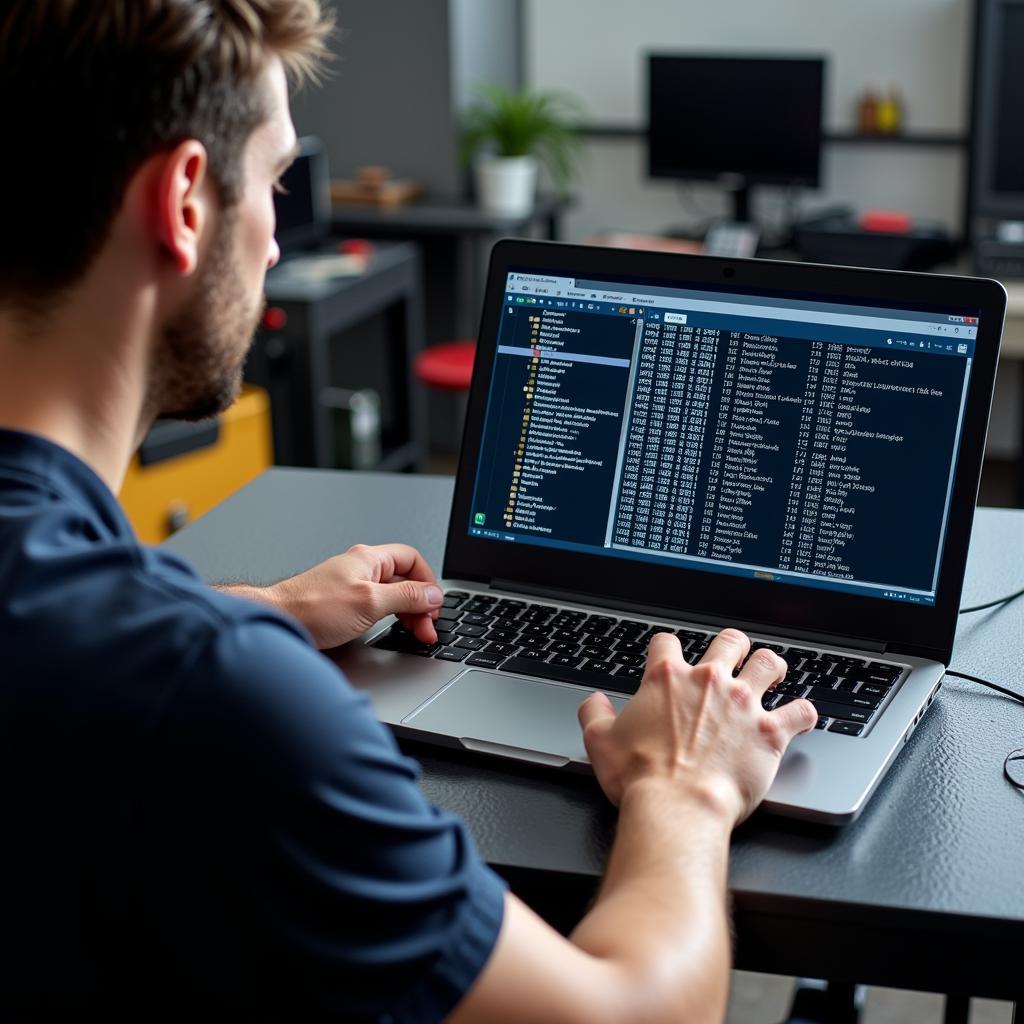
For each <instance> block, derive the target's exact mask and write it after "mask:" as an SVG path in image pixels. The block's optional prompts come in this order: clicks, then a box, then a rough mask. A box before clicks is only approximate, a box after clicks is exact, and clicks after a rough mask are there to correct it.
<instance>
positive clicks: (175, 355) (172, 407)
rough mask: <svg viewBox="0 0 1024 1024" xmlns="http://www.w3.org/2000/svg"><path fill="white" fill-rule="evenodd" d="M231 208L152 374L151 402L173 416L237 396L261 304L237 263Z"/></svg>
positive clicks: (211, 411)
mask: <svg viewBox="0 0 1024 1024" xmlns="http://www.w3.org/2000/svg"><path fill="white" fill-rule="evenodd" d="M236 223H237V217H236V216H234V215H233V212H232V211H231V210H230V209H229V210H226V211H225V212H224V217H223V219H222V220H221V222H220V224H219V225H218V229H217V234H216V236H215V237H214V239H213V240H212V242H211V244H210V250H209V252H208V253H207V256H206V260H205V265H204V266H203V267H202V268H201V269H200V271H199V274H198V276H197V279H196V284H195V292H194V295H193V296H192V298H191V299H190V300H189V301H188V302H186V303H185V305H184V307H183V308H182V309H181V310H180V311H179V312H178V313H177V314H175V316H174V317H173V318H172V319H171V320H170V321H169V322H168V323H167V324H166V325H165V326H164V329H163V332H162V337H161V341H160V344H159V346H158V349H157V352H156V354H155V357H154V360H153V368H152V372H151V375H150V389H149V390H150V403H149V404H150V408H152V409H154V410H155V411H156V415H157V416H165V417H168V418H170V419H176V420H188V421H190V422H195V421H197V420H205V419H209V418H210V417H212V416H216V415H217V414H218V413H222V412H223V411H224V410H225V409H227V408H228V407H229V406H231V405H232V404H233V403H234V401H235V399H236V398H237V397H238V393H239V390H240V389H241V386H242V370H243V368H244V366H245V357H246V354H247V353H248V351H249V346H250V345H251V344H252V338H253V334H254V332H255V330H256V326H257V324H258V323H259V320H260V314H261V312H262V309H263V299H262V297H252V296H250V295H247V294H246V289H245V285H244V282H243V281H242V278H241V277H240V275H239V274H238V272H237V270H236V269H235V261H234V259H233V253H234V248H235V234H236V232H235V225H236Z"/></svg>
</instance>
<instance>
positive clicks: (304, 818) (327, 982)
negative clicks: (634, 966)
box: [0, 430, 503, 1021]
mask: <svg viewBox="0 0 1024 1024" xmlns="http://www.w3.org/2000/svg"><path fill="white" fill-rule="evenodd" d="M417 774H418V768H417V766H416V764H415V763H414V762H412V761H410V760H408V759H406V758H405V757H403V756H402V755H401V753H400V752H399V750H398V748H397V746H396V744H395V742H394V739H393V737H392V736H391V734H390V733H389V732H388V731H387V730H386V729H385V728H384V727H383V726H382V725H381V724H380V723H379V722H378V721H377V720H376V719H375V718H374V716H373V714H372V712H371V710H370V707H369V705H368V702H367V699H366V697H365V696H364V695H361V694H359V693H357V692H356V691H355V690H353V689H352V687H351V686H349V684H348V683H347V682H346V681H345V680H344V678H343V677H342V676H341V674H340V673H339V672H338V670H337V669H336V668H335V667H334V666H333V665H332V664H331V663H330V662H329V661H328V660H327V659H326V658H324V657H322V656H321V655H320V654H318V653H317V652H316V651H315V650H313V648H312V647H311V645H310V643H309V638H308V636H307V635H306V634H305V633H304V632H303V630H302V628H301V627H300V626H298V625H297V624H296V623H294V622H292V621H291V620H289V619H288V618H287V617H284V616H281V615H277V614H275V613H274V612H273V611H272V610H270V609H268V608H263V607H261V606H260V605H258V604H256V603H254V602H249V601H245V600H241V599H238V598H234V597H231V596H230V595H228V594H223V593H219V592H217V591H215V590H213V589H211V588H209V587H207V586H205V585H204V584H203V582H202V581H201V580H200V579H199V578H198V576H197V575H196V574H195V572H194V571H193V570H192V569H190V568H189V566H188V565H187V564H185V563H184V562H183V561H181V560H180V559H179V558H177V557H175V556H173V555H171V554H169V553H167V552H164V551H161V550H159V549H153V548H147V547H144V546H142V545H140V544H139V543H138V542H137V540H136V539H135V537H134V534H133V532H132V529H131V527H130V525H129V524H128V522H127V520H126V519H125V517H124V514H123V512H122V511H121V509H120V507H119V506H118V504H117V502H116V501H115V499H114V498H113V496H112V495H111V494H110V492H109V490H108V489H107V488H106V486H105V485H104V484H103V482H102V481H101V480H100V479H99V478H98V477H97V476H96V475H95V473H93V472H92V470H90V469H89V468H88V467H87V466H86V465H85V464H84V463H82V462H81V461H80V460H79V459H77V458H75V457H74V456H73V455H71V454H69V453H68V452H67V451H65V450H64V449H62V448H60V447H58V446H57V445H54V444H51V443H50V442H48V441H45V440H43V439H41V438H38V437H35V436H33V435H29V434H24V433H18V432H15V431H9V430H0V806H2V813H3V818H2V824H0V850H2V853H0V864H2V871H0V934H2V935H3V961H2V963H3V969H2V972H0V973H2V981H0V1008H3V1009H5V1010H6V1011H7V1012H5V1013H4V1014H3V1016H4V1017H5V1019H7V1018H9V1017H10V1016H11V1011H16V1010H20V1011H22V1012H23V1013H25V1016H28V1017H31V1016H32V1015H33V1011H34V1012H35V1013H36V1014H40V1015H41V1014H46V1013H49V1012H53V1011H55V1010H62V1009H67V1010H72V1009H74V1010H78V1011H82V1010H85V1009H87V1008H88V1009H93V1010H97V1011H100V1012H103V1013H104V1014H105V1015H106V1016H107V1017H108V1018H109V1017H117V1016H131V1017H134V1018H135V1019H139V1020H147V1019H153V1018H154V1017H158V1016H162V1015H167V1016H175V1015H176V1016H179V1017H180V1015H181V1013H183V1012H186V1013H188V1014H189V1015H190V1016H191V1015H193V1014H195V1013H196V1012H200V1011H207V1010H210V1011H212V1010H220V1011H222V1012H235V1013H237V1014H239V1015H241V1014H242V1013H245V1014H247V1015H250V1016H251V1015H254V1014H255V1015H257V1016H261V1017H262V1016H284V1017H286V1018H290V1019H302V1020H320V1019H340V1020H356V1021H361V1020H378V1021H406V1020H409V1021H421V1020H437V1019H440V1018H442V1017H443V1016H445V1015H446V1014H447V1013H448V1012H449V1011H450V1010H451V1009H452V1008H453V1007H454V1006H455V1004H456V1003H457V1002H458V1001H459V999H460V997H461V996H462V995H463V994H464V993H465V992H466V990H467V989H468V988H469V987H470V985H471V984H472V983H473V981H474V980H475V979H476V977H477V976H478V975H479V973H480V971H481V969H482V967H483V965H484V964H485V963H486V961H487V958H488V957H489V955H490V953H491V951H492V949H493V947H494V943H495V941H496V938H497V935H498V931H499V928H500V926H501V920H502V900H503V885H502V883H501V881H500V880H499V879H498V878H497V876H495V875H494V874H493V873H492V872H491V871H490V870H489V869H488V868H487V867H486V866H485V865H484V864H483V863H482V862H481V860H480V858H479V856H478V855H477V853H476V852H475V849H474V847H473V844H472V842H471V840H470V838H469V836H468V834H467V833H466V830H465V828H464V827H463V825H462V824H461V823H460V822H459V821H458V820H457V819H455V818H453V817H452V816H450V815H448V814H446V813H444V812H442V811H439V810H437V809H436V808H432V807H430V806H429V805H428V804H427V802H426V801H425V800H424V798H423V796H422V794H421V792H420V791H419V789H418V788H417V784H416V782H417ZM26 1011H27V1012H26ZM18 1019H20V1018H18Z"/></svg>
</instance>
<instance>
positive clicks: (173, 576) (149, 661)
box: [0, 487, 313, 700]
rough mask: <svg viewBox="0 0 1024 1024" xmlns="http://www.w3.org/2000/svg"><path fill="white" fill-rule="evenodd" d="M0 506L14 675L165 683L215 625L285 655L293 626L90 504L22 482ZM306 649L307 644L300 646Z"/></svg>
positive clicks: (1, 579) (197, 659) (203, 646)
mask: <svg viewBox="0 0 1024 1024" xmlns="http://www.w3.org/2000/svg"><path fill="white" fill-rule="evenodd" d="M5 497H6V498H7V499H8V500H5V501H4V502H3V504H2V507H0V513H2V514H0V644H2V646H3V649H4V652H5V661H6V664H7V666H8V667H9V668H10V669H11V672H12V676H13V677H14V678H17V677H19V676H20V677H23V678H24V680H25V682H26V684H28V683H31V684H32V686H34V687H40V686H41V687H43V688H45V689H50V688H51V687H60V686H61V685H62V684H64V683H66V682H67V681H73V682H74V684H75V685H76V686H82V685H83V684H85V685H89V684H90V683H93V682H95V681H96V680H97V679H99V678H100V677H103V678H104V679H105V680H106V681H107V683H108V692H109V687H111V686H113V684H114V683H115V682H116V681H118V680H123V679H125V678H126V677H129V678H132V679H135V680H137V679H139V678H143V677H144V678H147V679H148V680H149V681H150V683H151V685H152V688H153V689H154V690H159V689H163V688H162V687H160V686H159V685H158V683H159V682H160V681H161V680H163V681H165V682H166V684H167V686H166V689H164V692H163V694H162V696H161V700H165V699H166V698H167V696H168V693H167V690H170V689H174V688H175V686H176V685H178V684H179V683H181V681H182V680H184V679H185V678H186V677H187V675H188V672H189V670H190V669H193V668H196V667H198V666H199V665H201V663H202V661H203V658H204V657H205V654H204V652H207V651H208V649H209V648H210V645H211V644H212V643H213V642H214V641H215V639H216V637H217V636H218V635H219V634H221V633H225V632H226V633H231V632H233V631H237V630H245V631H248V632H250V633H251V632H255V633H258V634H261V635H264V636H265V638H267V639H265V640H264V643H273V642H275V640H276V642H278V643H281V644H284V645H285V646H287V647H288V648H289V650H291V651H293V652H294V651H295V650H296V649H297V648H298V649H301V648H304V647H308V642H307V641H308V638H307V637H306V634H305V633H304V631H303V630H302V627H301V626H300V625H299V624H298V623H295V622H293V621H292V620H290V619H289V618H287V617H286V616H284V615H281V614H278V613H276V612H274V611H273V610H272V609H270V608H267V607H264V606H261V605H259V604H256V603H255V602H252V601H248V600H244V599H242V598H238V597H235V596H233V595H231V594H230V593H224V592H221V591H218V590H216V589H215V588H213V587H210V586H208V585H207V584H206V583H204V581H203V580H202V579H201V578H200V577H199V576H198V575H197V573H196V572H195V571H194V570H193V569H192V568H191V566H189V565H188V564H187V563H186V562H185V561H184V560H183V559H181V558H179V557H177V556H176V555H173V554H171V553H170V552H167V551H164V550H162V549H159V548H151V547H147V546H145V545H142V544H140V543H139V542H138V541H137V539H136V538H135V536H134V535H133V534H132V533H131V531H130V529H129V528H127V527H126V525H125V526H124V528H123V529H119V528H118V526H119V524H118V523H106V522H104V520H103V517H102V514H101V512H102V510H100V511H97V510H96V509H93V508H90V507H83V506H82V505H81V504H80V503H78V502H76V501H73V500H67V499H66V498H65V497H64V496H63V495H60V494H58V493H51V494H47V493H45V492H44V491H42V490H41V489H39V488H35V487H26V488H24V489H23V490H22V491H21V492H20V493H17V494H15V495H13V496H12V495H11V494H10V492H9V491H8V493H7V494H6V495H5ZM310 653H311V654H312V653H313V652H312V651H310Z"/></svg>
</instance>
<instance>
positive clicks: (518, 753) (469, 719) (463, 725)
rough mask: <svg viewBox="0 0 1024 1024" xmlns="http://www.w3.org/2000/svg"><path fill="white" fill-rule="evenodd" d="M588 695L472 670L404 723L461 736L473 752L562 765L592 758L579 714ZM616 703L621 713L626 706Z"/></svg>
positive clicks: (621, 701)
mask: <svg viewBox="0 0 1024 1024" xmlns="http://www.w3.org/2000/svg"><path fill="white" fill-rule="evenodd" d="M609 696H611V695H609ZM586 698H587V691H586V690H584V689H580V688H578V687H575V686H560V685H559V684H558V683H545V682H535V681H533V680H531V679H522V678H520V677H518V676H510V675H503V674H498V673H492V672H481V671H480V670H479V669H470V670H469V671H467V672H465V673H464V674H463V675H461V676H459V677H458V678H457V679H455V681H454V682H452V683H451V684H450V685H448V686H447V687H445V689H443V690H442V691H441V692H440V693H439V694H438V695H437V696H436V697H434V698H433V699H432V700H430V701H429V702H428V703H426V704H425V705H423V707H421V708H419V709H418V710H417V711H414V712H413V713H412V714H411V715H409V716H407V717H406V718H404V719H402V724H403V725H408V726H411V727H412V728H414V729H422V730H424V731H425V732H436V733H441V734H442V735H445V736H455V737H458V739H459V740H460V741H461V742H462V745H463V746H464V747H466V748H468V749H469V750H480V751H483V752H485V753H490V754H500V755H503V756H505V757H516V758H519V759H520V760H524V761H533V762H535V763H538V764H549V765H554V766H556V767H561V766H562V765H565V764H567V763H568V762H569V761H586V760H587V754H586V751H585V750H584V749H583V733H582V731H581V730H580V726H579V720H578V719H577V717H576V710H577V708H579V706H580V704H582V703H583V701H584V700H586ZM611 701H612V704H614V705H615V710H616V711H618V710H621V708H622V707H624V706H625V704H626V699H625V698H624V697H614V696H613V697H611Z"/></svg>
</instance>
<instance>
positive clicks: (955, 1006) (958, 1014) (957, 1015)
mask: <svg viewBox="0 0 1024 1024" xmlns="http://www.w3.org/2000/svg"><path fill="white" fill-rule="evenodd" d="M970 1015H971V998H970V996H946V1009H945V1012H944V1013H943V1016H942V1022H943V1024H967V1022H968V1019H969V1017H970Z"/></svg>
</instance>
